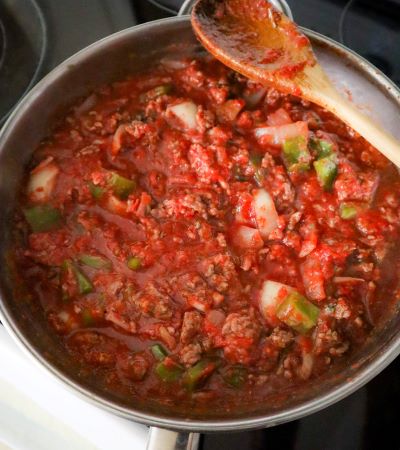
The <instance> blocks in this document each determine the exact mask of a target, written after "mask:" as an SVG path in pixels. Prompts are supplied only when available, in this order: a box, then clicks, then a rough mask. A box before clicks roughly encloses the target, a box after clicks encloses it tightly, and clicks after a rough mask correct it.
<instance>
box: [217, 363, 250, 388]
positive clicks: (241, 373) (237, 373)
mask: <svg viewBox="0 0 400 450" xmlns="http://www.w3.org/2000/svg"><path fill="white" fill-rule="evenodd" d="M246 378H247V370H246V369H245V368H244V367H232V368H230V369H228V370H227V371H226V372H225V373H224V375H223V379H224V381H225V383H227V384H229V386H232V387H234V388H240V387H242V386H243V385H244V383H245V382H246Z"/></svg>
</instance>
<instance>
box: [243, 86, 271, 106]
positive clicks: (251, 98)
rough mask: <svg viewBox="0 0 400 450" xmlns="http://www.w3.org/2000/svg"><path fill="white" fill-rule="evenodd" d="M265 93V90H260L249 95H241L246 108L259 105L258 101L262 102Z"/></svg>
mask: <svg viewBox="0 0 400 450" xmlns="http://www.w3.org/2000/svg"><path fill="white" fill-rule="evenodd" d="M266 93H267V88H260V89H257V90H256V91H253V92H251V93H250V94H247V95H243V98H244V99H245V101H246V106H247V107H249V108H254V107H255V106H257V105H258V104H259V103H260V101H261V100H262V98H263V97H264V96H265V94H266Z"/></svg>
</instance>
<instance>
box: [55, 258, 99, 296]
mask: <svg viewBox="0 0 400 450" xmlns="http://www.w3.org/2000/svg"><path fill="white" fill-rule="evenodd" d="M62 270H63V271H64V272H65V273H72V274H73V275H74V277H75V280H76V283H77V286H78V292H79V293H80V294H82V295H85V294H89V293H90V292H92V291H93V285H92V283H91V281H90V280H89V279H88V278H87V277H86V275H84V274H83V273H82V272H81V271H80V270H79V269H78V268H77V267H76V266H75V264H74V263H73V262H72V261H70V260H66V261H64V262H63V265H62ZM66 296H67V297H68V295H67V293H66Z"/></svg>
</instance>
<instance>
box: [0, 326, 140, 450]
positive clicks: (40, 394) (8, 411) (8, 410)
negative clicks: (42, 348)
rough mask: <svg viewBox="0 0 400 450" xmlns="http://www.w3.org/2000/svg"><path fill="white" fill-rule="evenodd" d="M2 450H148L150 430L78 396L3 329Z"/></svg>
mask: <svg viewBox="0 0 400 450" xmlns="http://www.w3.org/2000/svg"><path fill="white" fill-rule="evenodd" d="M0 358H1V363H0V449H1V450H3V449H4V450H6V449H7V450H8V449H13V450H53V449H54V448H57V450H67V449H68V450H89V449H90V450H94V449H98V450H109V449H113V450H128V449H129V450H132V449H135V450H144V449H145V448H146V441H147V434H148V431H147V427H145V426H143V425H139V424H136V423H134V422H131V421H128V420H126V419H122V418H119V417H117V416H114V415H112V414H111V413H108V412H106V411H103V410H101V409H99V408H97V407H96V406H93V405H91V404H89V403H87V402H85V401H84V400H82V399H81V398H79V397H78V396H75V395H74V394H73V393H71V392H70V391H69V390H68V389H66V388H65V387H63V385H62V383H60V382H59V381H58V380H56V379H54V378H53V377H52V376H51V375H50V374H48V373H47V372H46V371H45V370H44V369H42V368H40V367H38V366H37V365H35V364H34V363H33V362H32V361H30V360H29V359H28V358H27V357H26V356H25V355H24V354H23V353H22V352H21V350H20V349H19V348H18V346H17V345H16V344H15V342H14V341H13V340H12V339H11V337H10V336H9V335H8V334H7V332H6V331H5V329H4V327H1V326H0Z"/></svg>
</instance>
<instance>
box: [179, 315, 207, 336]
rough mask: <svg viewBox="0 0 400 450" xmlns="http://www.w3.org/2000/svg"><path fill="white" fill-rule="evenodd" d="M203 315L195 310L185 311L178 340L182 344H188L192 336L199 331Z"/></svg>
mask: <svg viewBox="0 0 400 450" xmlns="http://www.w3.org/2000/svg"><path fill="white" fill-rule="evenodd" d="M202 325H203V316H202V315H201V314H200V313H199V312H197V311H188V312H185V314H184V316H183V322H182V330H181V337H180V341H181V342H182V344H189V343H190V342H192V341H193V338H194V337H195V336H197V334H198V333H199V332H200V331H201V328H202Z"/></svg>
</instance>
